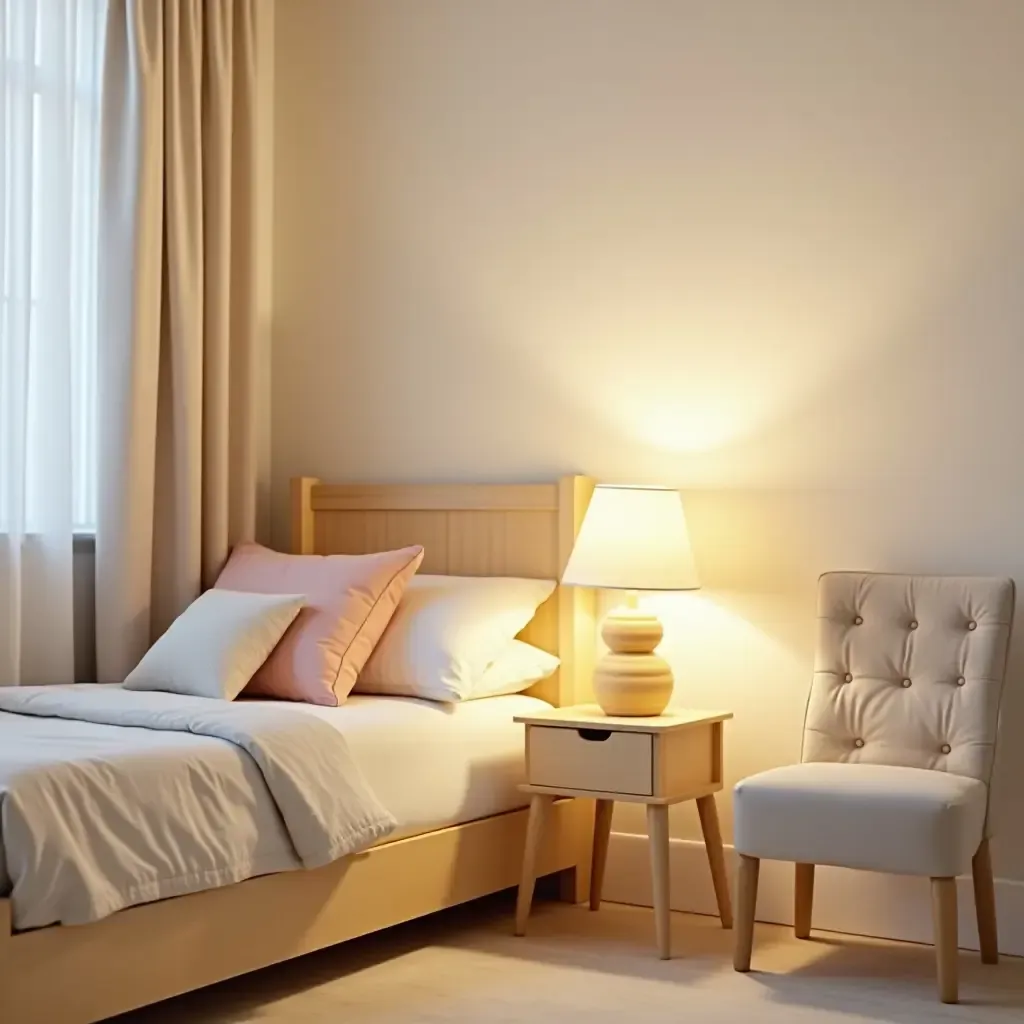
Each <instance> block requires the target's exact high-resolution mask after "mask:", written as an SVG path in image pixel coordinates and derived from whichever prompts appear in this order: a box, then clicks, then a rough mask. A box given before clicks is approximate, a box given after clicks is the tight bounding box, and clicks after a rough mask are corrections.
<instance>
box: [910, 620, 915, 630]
mask: <svg viewBox="0 0 1024 1024" xmlns="http://www.w3.org/2000/svg"><path fill="white" fill-rule="evenodd" d="M910 628H911V629H917V619H911V620H910Z"/></svg>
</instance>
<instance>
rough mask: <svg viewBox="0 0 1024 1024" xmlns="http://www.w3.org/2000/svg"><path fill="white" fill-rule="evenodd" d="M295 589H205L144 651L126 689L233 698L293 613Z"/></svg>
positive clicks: (297, 604) (298, 604)
mask: <svg viewBox="0 0 1024 1024" xmlns="http://www.w3.org/2000/svg"><path fill="white" fill-rule="evenodd" d="M304 600H305V598H303V596H302V595H301V594H250V593H241V592H240V591H237V590H217V589H215V590H208V591H206V593H205V594H202V595H201V596H200V597H198V598H196V600H195V601H193V602H192V603H191V604H190V605H189V606H188V607H187V608H186V609H185V610H184V611H183V612H182V613H181V614H180V615H179V616H178V617H177V618H176V619H175V620H174V622H172V623H171V625H170V628H169V629H168V630H167V632H166V633H164V635H163V636H162V637H160V639H159V640H157V642H156V643H155V644H154V645H153V646H152V647H151V648H150V649H149V650H148V651H147V652H146V655H145V657H143V659H142V661H140V662H139V663H138V665H136V666H135V668H134V669H132V671H131V672H130V673H129V674H128V678H127V679H126V680H125V681H124V687H125V689H126V690H166V691H167V692H168V693H183V694H188V695H189V696H191V697H215V698H220V699H221V700H234V699H235V698H236V697H237V696H238V695H239V694H240V693H241V692H242V690H243V688H244V687H245V684H246V683H247V682H249V680H250V679H251V678H252V677H253V676H254V675H255V674H256V670H257V669H258V668H259V667H260V665H262V664H263V662H265V661H266V660H267V657H268V656H269V655H270V652H271V651H272V650H273V649H274V648H275V647H276V646H277V642H278V640H280V639H281V637H282V636H283V635H284V631H285V630H286V629H287V628H288V627H289V626H290V625H291V624H292V620H293V619H294V618H295V616H296V615H298V614H299V609H301V608H302V605H303V602H304Z"/></svg>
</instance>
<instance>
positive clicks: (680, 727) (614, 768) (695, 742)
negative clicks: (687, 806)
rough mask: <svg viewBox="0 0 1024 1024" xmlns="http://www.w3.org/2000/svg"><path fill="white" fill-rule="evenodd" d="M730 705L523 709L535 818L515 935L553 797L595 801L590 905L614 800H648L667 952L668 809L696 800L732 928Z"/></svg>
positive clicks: (660, 930)
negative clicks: (723, 796) (727, 850)
mask: <svg viewBox="0 0 1024 1024" xmlns="http://www.w3.org/2000/svg"><path fill="white" fill-rule="evenodd" d="M730 718H732V713H731V712H729V711H688V710H682V709H669V711H667V712H666V713H665V714H663V715H659V716H657V717H656V718H618V717H614V716H611V715H606V714H605V713H604V712H603V711H602V710H601V709H600V708H599V707H598V706H597V705H596V704H593V705H591V704H585V705H578V706H576V707H569V708H553V709H552V710H551V711H542V712H540V713H538V714H536V715H520V716H517V717H516V721H517V722H521V723H523V724H524V725H525V726H526V778H527V780H528V781H527V783H526V785H524V786H522V787H520V788H521V789H522V790H523V791H524V792H526V793H530V794H531V799H530V817H529V823H528V825H527V829H526V849H525V851H524V853H523V873H522V879H521V881H520V883H519V899H518V902H517V904H516V935H524V934H525V933H526V920H527V918H528V917H529V915H530V904H531V902H532V901H533V887H534V882H535V881H536V870H535V865H536V858H537V851H538V850H539V848H540V845H541V838H542V836H543V832H544V819H545V817H546V815H547V811H548V808H549V807H550V806H551V804H552V802H553V801H554V800H555V798H556V797H564V796H573V797H584V798H590V799H593V800H596V801H597V803H596V808H595V814H594V850H593V868H592V871H591V876H590V909H591V910H597V909H598V908H599V907H600V905H601V888H602V883H603V881H604V867H605V861H606V859H607V856H608V837H609V835H610V833H611V825H612V808H613V806H614V803H615V801H616V800H624V801H627V802H629V803H640V804H646V805H647V832H648V837H649V839H650V847H651V874H652V881H653V889H654V922H655V932H656V935H657V941H658V953H659V954H660V956H661V958H662V959H663V960H668V959H669V958H670V957H671V955H672V951H671V939H670V931H669V838H668V809H669V806H670V805H671V804H676V803H680V802H681V801H683V800H696V801H697V810H698V812H699V814H700V823H701V828H702V829H703V831H704V843H705V845H706V847H707V852H708V863H709V864H710V866H711V880H712V882H713V884H714V888H715V897H716V899H717V901H718V913H719V916H720V917H721V919H722V927H723V928H731V927H732V907H731V904H730V901H729V882H728V877H727V875H726V870H725V854H724V852H723V849H722V834H721V831H720V829H719V826H718V809H717V807H716V806H715V797H714V794H715V793H717V792H718V791H719V790H720V789H721V788H722V723H723V722H725V721H727V720H728V719H730Z"/></svg>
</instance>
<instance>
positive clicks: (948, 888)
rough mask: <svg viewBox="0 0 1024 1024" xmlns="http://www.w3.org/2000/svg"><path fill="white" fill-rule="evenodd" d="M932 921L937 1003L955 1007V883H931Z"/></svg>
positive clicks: (944, 880) (947, 880) (942, 880)
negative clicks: (937, 985) (936, 974)
mask: <svg viewBox="0 0 1024 1024" xmlns="http://www.w3.org/2000/svg"><path fill="white" fill-rule="evenodd" d="M932 919H933V922H934V927H935V963H936V966H937V968H938V980H939V999H941V1000H942V1001H943V1002H944V1003H955V1002H957V1001H958V999H959V988H960V985H959V977H958V973H957V972H958V963H957V960H958V955H959V954H958V949H959V945H960V944H959V942H958V940H957V922H956V879H955V878H933V879H932Z"/></svg>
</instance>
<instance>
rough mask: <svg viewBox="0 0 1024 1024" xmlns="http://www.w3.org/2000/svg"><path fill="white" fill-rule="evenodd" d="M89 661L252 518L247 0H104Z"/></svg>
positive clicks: (178, 592) (154, 626)
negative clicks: (93, 649) (93, 620)
mask: <svg viewBox="0 0 1024 1024" xmlns="http://www.w3.org/2000/svg"><path fill="white" fill-rule="evenodd" d="M109 3H110V8H109V11H108V21H107V32H106V52H107V57H106V61H105V72H106V74H105V81H104V109H103V150H102V162H101V203H102V218H101V235H100V252H101V258H100V330H101V337H102V338H103V341H104V344H103V346H102V347H101V356H100V364H99V408H100V423H99V485H98V514H97V536H96V600H97V609H96V612H97V626H96V628H97V663H98V672H99V677H100V679H103V680H119V679H122V678H123V677H124V676H125V674H126V673H127V672H128V671H130V669H131V668H132V667H133V666H134V665H135V663H136V662H137V661H138V659H139V658H140V657H141V655H142V654H143V653H144V652H145V650H146V649H147V647H148V646H149V644H150V642H151V641H152V639H153V638H155V637H156V636H158V635H159V634H160V633H161V632H163V630H164V629H165V628H166V627H167V625H169V623H170V622H171V621H172V620H173V619H174V617H175V616H176V615H177V614H178V613H179V612H180V611H181V610H182V609H183V608H184V607H185V606H186V605H187V604H188V603H189V602H190V601H192V600H193V599H194V598H195V597H196V595H197V594H198V593H199V592H200V590H201V589H202V588H203V587H205V586H208V585H209V584H211V583H212V582H213V580H214V579H215V578H216V575H217V572H218V571H219V569H220V567H221V566H222V564H223V562H224V560H225V558H226V557H227V554H228V553H229V551H230V548H231V547H232V546H233V545H234V544H235V543H237V542H238V541H239V540H243V539H250V538H251V537H252V536H253V533H254V530H255V519H256V485H257V452H256V443H255V436H256V410H255V392H256V359H257V355H256V353H257V339H256V299H257V281H256V263H255V258H254V253H253V245H254V239H255V230H254V225H255V222H256V217H257V210H256V207H255V203H254V197H255V196H256V192H257V190H256V174H257V134H258V131H257V120H256V104H257V100H256V97H257V75H258V68H257V34H258V32H259V31H260V23H259V18H258V15H257V11H258V6H259V3H258V0H109Z"/></svg>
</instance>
